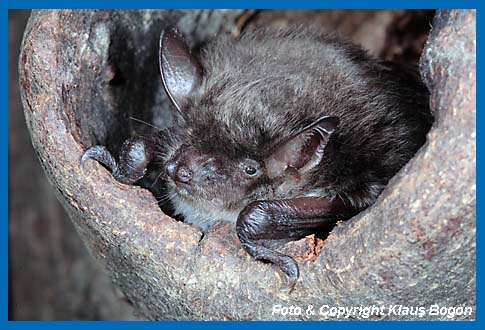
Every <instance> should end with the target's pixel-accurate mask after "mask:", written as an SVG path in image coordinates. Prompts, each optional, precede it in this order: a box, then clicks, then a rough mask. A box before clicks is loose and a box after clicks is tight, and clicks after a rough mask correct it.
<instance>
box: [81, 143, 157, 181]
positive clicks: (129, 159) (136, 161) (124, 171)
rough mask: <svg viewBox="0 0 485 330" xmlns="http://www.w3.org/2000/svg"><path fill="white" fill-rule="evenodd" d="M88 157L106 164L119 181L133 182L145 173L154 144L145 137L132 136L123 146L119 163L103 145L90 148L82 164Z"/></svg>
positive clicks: (84, 155) (82, 159) (82, 163)
mask: <svg viewBox="0 0 485 330" xmlns="http://www.w3.org/2000/svg"><path fill="white" fill-rule="evenodd" d="M88 159H94V160H97V161H98V162H100V163H101V164H103V165H104V166H106V167H107V168H108V169H109V170H110V171H111V173H112V174H113V177H114V178H115V179H116V180H118V181H119V182H121V183H126V184H133V183H135V182H136V181H138V180H140V179H141V178H142V177H143V176H144V175H145V173H146V170H147V166H148V163H149V162H150V161H151V159H152V146H151V144H150V143H148V142H147V141H145V140H144V139H141V138H131V139H128V140H126V141H125V143H123V146H122V147H121V151H120V159H119V163H118V162H117V161H116V159H115V158H114V157H113V155H111V153H110V152H109V151H108V149H107V148H106V147H105V146H101V145H97V146H92V147H90V148H88V149H87V150H86V151H85V152H84V154H83V156H82V157H81V165H82V166H84V164H85V162H86V161H87V160H88Z"/></svg>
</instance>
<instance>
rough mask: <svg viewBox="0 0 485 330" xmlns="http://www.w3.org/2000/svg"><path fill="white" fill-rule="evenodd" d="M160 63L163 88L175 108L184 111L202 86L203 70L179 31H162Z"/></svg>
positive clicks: (170, 29) (168, 29)
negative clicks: (193, 94) (193, 93)
mask: <svg viewBox="0 0 485 330" xmlns="http://www.w3.org/2000/svg"><path fill="white" fill-rule="evenodd" d="M159 61H160V73H161V75H162V81H163V86H164V87H165V90H166V91H167V94H168V96H169V97H170V99H171V100H172V102H173V104H174V105H175V107H176V108H177V109H178V110H179V111H182V109H183V108H184V107H185V106H186V104H187V101H188V100H189V97H190V96H191V94H192V92H193V91H194V89H195V88H197V86H199V85H200V81H201V78H202V68H201V66H200V64H199V62H198V61H197V59H196V58H195V57H194V56H192V54H191V53H190V49H189V47H188V46H187V44H186V42H185V39H184V37H183V36H182V34H181V33H180V32H179V31H178V30H177V29H175V28H167V29H165V30H164V31H162V34H161V35H160V57H159Z"/></svg>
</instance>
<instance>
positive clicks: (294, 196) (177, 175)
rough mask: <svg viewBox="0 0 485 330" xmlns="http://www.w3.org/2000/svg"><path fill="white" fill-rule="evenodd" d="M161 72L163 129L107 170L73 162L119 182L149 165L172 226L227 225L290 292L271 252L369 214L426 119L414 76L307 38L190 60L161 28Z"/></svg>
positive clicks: (263, 42) (283, 34)
mask: <svg viewBox="0 0 485 330" xmlns="http://www.w3.org/2000/svg"><path fill="white" fill-rule="evenodd" d="M159 60H160V72H161V78H162V82H163V86H164V88H165V91H166V93H167V94H168V96H169V99H170V100H171V102H172V103H173V105H174V108H175V113H176V116H175V124H174V126H173V127H170V128H166V129H162V130H160V131H159V132H157V133H156V134H152V135H150V136H143V137H132V138H130V139H128V140H127V141H126V142H125V143H124V144H123V146H122V148H121V151H120V154H119V157H118V160H117V159H115V158H114V157H113V156H112V154H111V153H110V152H109V150H108V149H107V148H106V147H105V146H99V145H98V146H93V147H91V148H89V149H88V150H87V151H86V152H85V153H84V155H83V157H82V162H84V161H86V160H87V159H90V158H92V159H95V160H97V161H99V162H101V163H102V164H104V165H105V166H106V167H107V168H109V169H110V170H111V172H112V174H113V176H114V177H115V178H116V179H117V180H119V181H120V182H123V183H127V184H133V183H135V182H137V181H138V180H140V179H141V178H143V177H144V176H145V175H146V171H147V168H148V166H149V165H150V164H155V168H157V169H158V172H159V175H160V178H161V180H160V182H161V183H160V184H163V185H164V187H165V189H166V191H167V199H168V200H169V202H170V204H171V206H172V208H173V210H174V214H175V215H177V216H180V217H182V218H183V221H185V222H186V223H189V224H192V225H195V226H197V227H199V228H200V229H202V230H203V231H206V230H208V228H210V227H211V226H212V225H213V224H215V223H217V222H228V223H231V224H233V225H234V226H235V228H236V233H237V236H238V238H239V241H240V242H241V245H242V247H243V248H244V250H245V251H247V252H248V253H249V254H250V255H251V256H252V257H254V258H256V259H262V260H268V261H270V262H272V263H273V264H275V265H277V266H279V267H280V269H281V270H282V271H283V272H284V273H286V274H287V275H288V278H289V285H290V287H291V288H293V286H294V285H295V283H296V281H297V279H298V276H299V269H298V265H297V263H296V262H295V260H294V259H293V258H292V257H290V256H287V255H284V254H282V253H280V252H277V251H276V250H275V249H274V248H273V245H274V244H273V243H275V242H286V241H289V240H297V239H300V238H303V237H304V236H306V235H309V234H311V233H316V232H319V230H321V229H322V228H328V227H329V226H333V225H334V224H335V223H336V222H337V221H338V220H347V219H349V218H351V217H352V216H354V215H356V214H357V213H359V212H360V211H362V210H364V209H366V208H367V207H369V206H370V205H372V204H373V203H374V202H375V201H376V199H377V197H378V196H379V194H380V193H381V192H382V190H383V189H384V188H385V186H386V184H387V182H388V181H389V179H390V178H391V177H392V176H394V175H395V174H396V173H397V172H398V171H399V169H400V168H401V167H402V166H403V165H404V164H406V162H408V160H409V159H411V158H412V157H413V155H414V154H415V153H416V151H417V150H418V149H419V148H420V147H421V146H422V145H423V144H424V143H425V141H426V134H427V132H428V131H429V129H430V127H431V124H432V121H433V117H432V115H431V113H430V110H429V105H428V91H427V89H426V87H425V86H424V84H423V83H422V82H421V81H420V78H419V73H418V71H417V69H416V67H414V66H409V65H408V66H406V65H400V64H394V63H391V62H387V61H383V60H380V59H376V58H372V57H371V56H369V55H367V53H366V52H365V51H364V50H362V49H361V48H359V47H358V46H355V45H352V44H351V43H348V42H346V41H342V40H341V39H339V38H337V37H334V36H322V35H320V34H319V33H318V31H316V30H314V29H311V28H293V29H279V30H271V29H263V30H260V31H255V32H251V33H245V34H243V35H242V36H241V38H240V39H239V40H234V39H233V38H231V37H230V36H219V37H216V38H214V39H213V40H210V41H208V42H207V43H206V44H205V45H204V47H203V48H202V49H201V51H200V53H198V54H194V53H193V52H192V51H191V49H190V48H189V47H188V46H187V44H186V42H185V39H184V37H183V35H181V33H179V32H178V31H177V30H176V29H175V28H168V29H165V30H164V31H163V32H162V34H161V37H160V53H159Z"/></svg>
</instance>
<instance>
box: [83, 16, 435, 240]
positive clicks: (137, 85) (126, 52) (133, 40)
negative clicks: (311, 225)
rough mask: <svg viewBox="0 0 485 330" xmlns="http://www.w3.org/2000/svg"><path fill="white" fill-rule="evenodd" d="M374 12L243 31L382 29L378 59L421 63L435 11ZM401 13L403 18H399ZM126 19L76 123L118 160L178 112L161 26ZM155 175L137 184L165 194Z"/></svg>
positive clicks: (259, 20) (280, 19)
mask: <svg viewBox="0 0 485 330" xmlns="http://www.w3.org/2000/svg"><path fill="white" fill-rule="evenodd" d="M375 12H376V11H343V10H334V11H328V10H324V11H316V10H311V11H300V10H297V11H275V10H269V11H264V10H263V11H259V12H257V13H256V14H255V15H254V16H253V17H252V18H251V19H250V20H249V21H247V22H246V24H245V25H244V29H243V30H247V31H248V33H250V31H251V30H252V29H257V28H258V27H261V26H266V25H276V26H278V25H280V24H283V25H284V24H303V25H308V24H313V25H315V24H317V25H321V26H322V31H323V32H329V31H337V33H338V34H340V35H343V36H344V37H345V38H347V39H351V40H352V38H353V36H356V35H363V36H364V39H365V36H366V35H369V34H372V33H375V34H378V33H379V31H381V32H382V31H383V30H384V31H385V33H384V34H382V33H381V34H382V38H381V39H382V40H380V42H381V43H382V46H381V48H380V51H379V53H378V54H374V55H376V56H379V57H381V58H383V59H386V60H393V61H397V62H408V63H417V62H418V60H419V57H420V54H421V51H422V48H423V46H424V42H425V40H426V36H427V33H428V32H429V29H430V26H431V22H432V18H433V15H434V11H432V10H412V11H380V14H381V15H383V14H382V13H384V12H387V13H389V15H388V20H387V23H386V25H385V26H382V25H381V26H379V24H375V26H372V22H373V21H372V19H373V17H375V14H374V16H373V14H372V13H375ZM398 12H399V13H400V14H399V15H398V14H396V13H398ZM134 15H135V14H134ZM393 15H394V16H395V17H394V16H393ZM384 16H385V15H384ZM117 19H118V21H117ZM125 20H126V17H119V18H116V17H114V18H113V20H112V23H111V25H110V34H109V36H110V39H109V52H108V58H107V61H106V66H105V67H104V68H102V70H101V76H102V77H101V78H99V77H89V76H87V77H85V79H86V80H88V79H93V81H94V82H96V80H102V83H103V86H105V87H104V89H103V90H102V92H101V93H104V97H99V96H98V94H93V92H91V94H90V95H91V96H92V99H91V100H87V101H85V102H88V103H89V102H91V103H92V104H89V106H90V107H91V109H92V112H91V113H88V114H86V112H82V113H81V112H79V111H78V112H76V111H75V114H76V117H77V118H76V120H78V122H81V125H80V127H81V140H82V144H83V145H84V147H86V148H87V147H89V146H90V145H94V144H102V145H105V146H107V147H108V149H109V150H110V151H111V152H112V153H113V154H114V155H115V156H116V155H117V153H118V151H119V148H120V146H121V144H122V143H123V141H124V140H125V139H127V138H129V137H130V136H136V135H140V134H152V133H155V132H156V129H155V128H154V127H162V126H170V122H171V116H172V113H173V111H174V109H173V108H172V105H171V104H170V102H169V100H168V98H167V97H166V95H165V92H164V91H163V86H162V83H161V79H160V74H159V63H158V46H159V35H160V32H161V26H163V22H160V25H159V26H157V24H152V26H151V28H150V29H149V30H148V31H143V32H142V31H133V30H130V31H128V28H127V25H126V21H125ZM364 28H365V29H366V30H365V33H364V32H363V29H364ZM373 29H374V30H375V31H373ZM354 42H355V39H354ZM357 43H358V41H357ZM196 48H197V45H196ZM85 83H86V84H89V83H90V82H89V81H86V82H85ZM100 83H101V82H100ZM93 95H95V96H93ZM87 97H88V98H89V95H87ZM174 129H176V128H174ZM152 170H153V169H152ZM156 177H157V170H156V169H155V171H154V172H152V175H149V176H148V177H147V178H146V179H143V180H141V181H140V182H139V184H140V185H141V186H143V187H145V188H147V189H149V190H150V191H152V192H153V194H154V195H155V196H156V197H160V196H161V195H163V191H161V190H160V189H159V186H157V185H154V184H153V180H154V178H156ZM161 207H162V210H163V211H164V212H165V213H166V214H168V215H173V214H172V212H171V209H170V207H169V206H168V205H165V206H161ZM179 220H180V219H179ZM330 230H331V228H329V229H328V230H325V231H324V232H323V233H321V236H323V237H325V236H326V235H327V234H328V232H329V231H330Z"/></svg>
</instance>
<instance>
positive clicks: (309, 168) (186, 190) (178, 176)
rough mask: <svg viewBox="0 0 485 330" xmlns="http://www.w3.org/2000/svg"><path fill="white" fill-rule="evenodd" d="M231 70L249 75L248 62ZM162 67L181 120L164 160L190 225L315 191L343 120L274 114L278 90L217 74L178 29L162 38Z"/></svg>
mask: <svg viewBox="0 0 485 330" xmlns="http://www.w3.org/2000/svg"><path fill="white" fill-rule="evenodd" d="M211 65H212V67H213V66H214V64H211ZM247 65H251V64H250V63H247ZM226 69H227V70H229V71H230V70H236V71H238V72H240V73H241V75H240V77H244V74H243V73H244V70H245V68H244V63H242V66H241V67H233V68H226ZM160 70H161V75H162V81H163V85H164V87H165V90H166V92H167V94H168V95H169V97H170V99H171V101H172V103H173V104H174V106H175V107H176V109H177V113H178V123H179V125H178V127H177V128H173V129H172V130H171V132H170V133H169V138H167V139H165V143H166V145H165V146H163V150H164V151H163V155H160V158H162V161H163V164H164V171H165V174H166V179H167V186H168V190H169V197H170V198H171V201H172V203H173V205H174V207H175V211H176V213H179V214H181V215H182V216H184V218H185V220H186V221H187V222H189V223H193V224H196V225H198V226H200V227H202V228H206V227H207V226H208V225H210V224H212V223H213V222H215V221H228V222H235V221H236V219H237V215H238V214H239V212H240V211H241V210H242V209H243V208H244V207H245V206H246V205H247V204H248V203H249V202H252V201H255V200H264V199H283V198H291V197H295V196H298V195H302V194H303V192H304V191H306V190H308V188H309V187H308V182H309V178H310V177H311V175H312V174H314V172H315V171H314V170H315V169H316V168H317V166H318V165H319V164H320V162H321V161H322V158H323V157H324V153H325V147H326V145H327V142H328V141H329V138H330V136H331V135H332V133H333V132H334V131H335V129H336V128H337V125H338V123H339V121H338V118H336V117H333V116H321V115H320V116H314V117H313V118H312V117H311V116H310V117H308V116H304V117H303V118H300V119H298V120H297V119H295V117H292V118H288V114H287V113H285V112H283V111H279V112H278V111H275V110H273V109H274V108H275V107H278V105H275V104H271V103H272V102H271V98H270V97H268V95H269V94H271V91H268V90H267V89H268V88H273V87H269V86H265V84H264V83H261V79H257V78H256V81H250V79H249V78H248V79H245V78H240V79H236V81H234V79H232V80H231V79H227V76H229V77H230V76H231V72H227V73H223V74H220V73H218V74H217V75H216V74H214V72H213V71H211V66H210V65H208V66H204V64H203V63H202V62H200V61H199V60H198V59H197V58H196V57H195V56H193V55H192V54H191V51H190V49H189V48H188V46H187V45H186V43H185V41H184V38H183V37H182V35H181V34H180V33H178V32H177V31H176V30H174V29H168V30H165V31H164V32H163V33H162V35H161V38H160ZM250 86H257V88H250ZM282 88H283V87H282ZM255 89H256V92H255ZM275 102H276V103H277V102H285V100H280V99H278V100H276V101H275ZM275 102H273V103H275ZM286 102H287V101H286ZM297 111H298V109H295V112H297ZM300 117H301V116H300Z"/></svg>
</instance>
